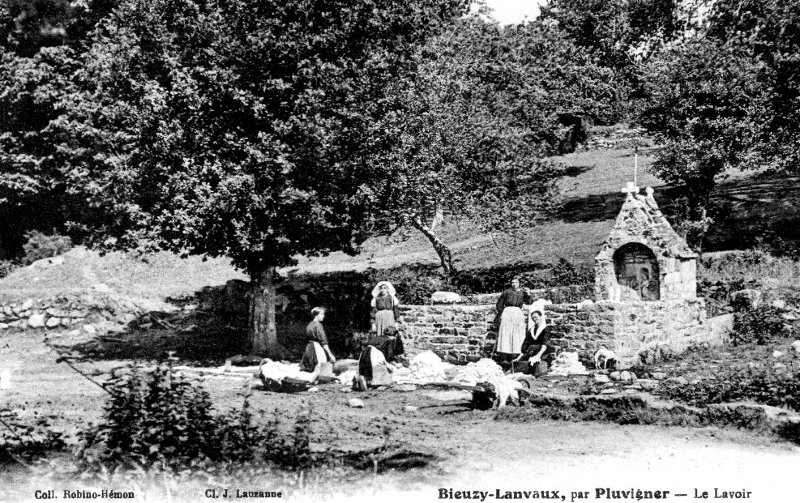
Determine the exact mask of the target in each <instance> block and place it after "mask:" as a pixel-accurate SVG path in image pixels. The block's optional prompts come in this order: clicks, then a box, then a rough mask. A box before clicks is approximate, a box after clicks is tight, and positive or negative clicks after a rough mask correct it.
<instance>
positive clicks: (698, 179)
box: [641, 0, 800, 237]
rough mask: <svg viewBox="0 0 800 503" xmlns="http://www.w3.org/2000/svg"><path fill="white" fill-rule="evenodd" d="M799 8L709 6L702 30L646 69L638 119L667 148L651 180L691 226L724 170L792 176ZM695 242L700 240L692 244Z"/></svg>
mask: <svg viewBox="0 0 800 503" xmlns="http://www.w3.org/2000/svg"><path fill="white" fill-rule="evenodd" d="M798 12H800V2H798V1H796V0H794V1H789V2H782V1H777V0H748V1H743V2H734V3H730V2H715V3H714V4H713V5H712V6H711V8H710V10H709V11H708V13H707V15H706V16H705V20H704V25H703V26H701V27H699V29H698V30H696V31H694V32H691V33H688V34H687V36H685V37H684V38H683V39H682V40H680V41H678V42H676V43H674V44H673V45H672V46H671V47H670V48H669V49H668V50H666V51H664V52H663V53H662V54H661V55H660V56H659V57H658V58H655V59H654V60H652V61H651V62H649V64H648V65H647V67H646V70H645V79H644V80H645V82H647V86H646V88H647V91H648V92H647V102H646V106H645V107H644V109H643V111H642V114H641V119H642V123H643V124H644V125H645V126H646V127H647V128H648V129H649V130H650V131H651V132H652V133H654V134H655V135H656V136H657V137H659V139H660V140H661V142H662V143H663V144H664V148H663V150H662V151H661V153H660V154H659V155H658V159H657V161H656V163H655V168H656V171H657V174H658V175H659V176H661V177H662V178H663V179H665V180H667V181H668V182H670V183H671V184H673V185H674V186H676V188H677V189H678V190H679V191H680V192H681V193H682V195H683V196H684V199H685V201H686V207H685V208H683V210H684V211H683V217H684V218H685V219H686V220H688V221H689V223H690V225H694V224H697V223H698V222H702V221H703V220H705V219H707V212H708V209H709V197H710V194H711V192H712V190H713V189H714V187H715V186H716V184H717V182H718V181H719V180H720V179H721V178H724V177H725V176H726V173H727V172H728V171H729V170H730V169H731V168H741V169H752V168H769V169H771V170H772V171H775V172H788V171H795V170H796V169H797V166H798V161H800V159H798V151H799V150H800V114H799V113H798V107H797V102H798V97H800V63H799V62H800V35H799V34H800V14H798ZM698 237H702V236H698Z"/></svg>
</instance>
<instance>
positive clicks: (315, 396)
mask: <svg viewBox="0 0 800 503" xmlns="http://www.w3.org/2000/svg"><path fill="white" fill-rule="evenodd" d="M41 339H42V336H41V335H33V334H16V335H7V336H3V337H2V338H0V366H3V367H4V368H11V369H13V371H14V386H13V388H12V389H11V390H8V391H0V408H8V409H11V410H14V411H15V412H16V413H17V414H18V415H19V416H20V417H23V418H36V417H45V418H48V419H49V421H50V422H51V423H52V424H53V425H54V426H56V427H62V428H64V429H66V430H68V431H74V430H75V429H77V428H78V427H79V426H82V425H84V424H86V423H87V422H91V421H96V420H97V419H99V418H100V416H101V413H102V405H103V401H104V399H105V392H104V391H103V390H101V389H100V388H98V387H97V386H95V385H93V384H91V383H90V382H89V381H87V380H86V379H85V378H83V377H81V376H79V375H78V374H76V373H75V372H74V371H72V370H71V369H69V368H68V367H67V366H66V365H65V364H63V363H55V358H56V355H55V354H54V353H53V352H52V351H51V350H50V349H49V348H48V347H47V346H46V345H44V344H43V343H42V341H41ZM69 342H70V341H63V340H62V341H61V343H62V344H65V345H68V344H69ZM126 363H127V362H122V361H103V362H94V363H77V364H76V365H78V366H79V367H80V368H82V369H83V370H84V371H86V372H88V373H90V374H93V375H95V376H96V377H97V378H98V379H103V378H106V377H107V372H108V371H109V370H110V369H112V368H115V367H119V366H122V365H125V364H126ZM204 385H205V387H206V389H208V390H209V392H210V393H211V395H212V398H213V399H214V403H215V405H216V407H217V408H218V410H221V411H224V410H227V409H228V408H230V407H236V406H238V405H240V404H241V397H240V396H238V392H240V391H241V390H242V389H243V388H244V387H246V386H247V385H250V386H251V388H252V390H253V392H252V393H253V394H252V399H251V402H252V405H253V407H254V408H255V409H257V410H262V411H264V412H263V415H264V417H269V416H271V415H272V414H273V413H274V412H273V411H277V414H278V415H279V417H280V418H281V420H282V423H283V424H284V425H285V426H286V427H289V426H290V425H291V423H292V422H293V418H294V417H295V416H296V415H297V413H298V412H299V411H301V410H304V409H306V408H309V407H310V408H311V410H312V417H313V421H312V431H313V441H314V442H315V444H317V445H319V446H320V447H333V448H339V449H349V450H357V449H366V448H372V447H377V446H379V445H381V444H382V443H383V442H385V441H386V438H387V435H388V439H389V441H391V442H395V443H400V444H404V445H407V446H409V447H411V448H418V449H423V450H429V451H433V452H436V453H438V454H439V455H440V456H441V459H440V461H439V462H438V463H436V464H435V466H433V467H431V468H429V469H425V470H412V471H410V472H393V473H388V474H383V475H379V476H377V477H367V478H365V479H360V480H358V481H357V483H355V485H353V484H349V483H345V482H343V483H342V484H341V485H339V486H337V487H326V488H325V489H324V494H321V493H320V490H321V488H319V487H312V488H311V489H309V490H308V492H305V493H303V494H302V495H301V497H300V498H299V499H313V500H319V499H320V498H321V497H323V496H324V498H325V499H326V500H338V499H345V498H349V499H352V498H354V499H357V500H368V499H370V500H374V499H375V497H378V496H380V499H381V500H399V499H402V500H403V501H411V502H417V501H419V502H422V501H447V500H445V499H441V500H440V499H439V489H440V488H442V489H445V490H446V489H453V490H469V491H474V490H478V491H488V492H490V493H492V494H496V493H495V491H496V490H500V491H501V494H503V492H504V491H506V490H509V491H513V490H518V489H519V490H522V489H525V490H548V491H553V490H556V491H559V495H564V496H565V500H566V501H569V500H570V499H571V493H572V492H578V491H588V496H590V498H589V499H588V500H589V501H600V500H595V499H594V496H595V495H596V493H595V490H596V488H605V487H609V488H612V489H614V490H629V489H630V488H631V487H633V488H634V489H643V490H668V491H670V494H673V495H674V494H675V493H683V494H688V495H689V496H686V497H680V496H678V497H673V496H670V498H669V500H670V501H689V500H694V498H693V496H694V490H695V489H697V490H698V491H700V492H702V491H709V494H710V495H713V491H714V488H719V489H718V490H719V491H721V490H727V488H730V489H734V490H741V489H746V490H749V491H752V494H751V497H750V498H749V499H748V500H747V501H776V502H780V501H793V500H794V501H796V499H794V493H793V489H792V487H793V481H794V479H795V477H796V474H797V473H798V470H800V448H798V447H797V446H794V445H792V444H789V443H788V442H784V441H781V440H778V439H776V438H774V437H771V436H764V435H756V434H753V433H750V432H745V431H735V430H721V429H716V428H702V429H690V428H664V427H655V426H619V425H615V424H606V423H570V422H552V421H535V422H512V421H507V420H496V419H495V414H494V412H492V411H487V412H481V411H473V410H470V409H469V408H468V407H466V406H465V403H466V400H467V398H468V397H467V395H464V394H461V395H459V394H458V393H453V392H442V391H431V390H423V389H417V390H415V391H411V392H400V391H370V392H366V393H358V394H355V393H352V392H350V391H348V390H347V387H345V386H342V385H327V386H323V387H321V388H320V391H318V392H316V393H304V394H297V395H284V394H276V393H268V392H264V391H263V390H261V389H259V388H260V386H259V385H258V384H257V382H256V381H255V380H241V379H231V378H207V379H205V384H204ZM355 396H357V397H358V398H361V399H363V401H364V403H365V407H364V408H363V409H354V408H351V407H349V406H348V405H347V400H348V399H349V398H352V397H355ZM2 477H3V475H2V474H0V479H2ZM30 484H31V488H33V487H35V481H31V482H30ZM203 490H204V489H203V488H202V487H199V486H198V487H187V488H185V491H184V493H183V495H184V496H185V497H186V500H187V501H202V500H203V497H202V496H203ZM26 491H27V489H26ZM29 492H30V494H31V500H33V499H32V498H33V493H32V490H31V491H29ZM24 494H27V492H24ZM487 498H488V497H487ZM787 498H788V499H787ZM488 499H496V496H492V497H491V498H488ZM710 499H711V498H710ZM603 500H604V501H605V500H606V499H603ZM249 501H255V500H249ZM576 501H579V500H576ZM622 501H625V500H624V499H623V500H622ZM627 501H635V499H629V500H627ZM718 501H719V500H718ZM721 501H731V500H730V499H728V500H721Z"/></svg>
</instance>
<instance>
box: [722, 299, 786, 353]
mask: <svg viewBox="0 0 800 503" xmlns="http://www.w3.org/2000/svg"><path fill="white" fill-rule="evenodd" d="M781 314H782V313H781V310H780V309H777V308H774V307H772V306H762V307H759V308H757V309H747V310H744V311H739V312H737V313H735V314H734V318H733V333H731V336H730V338H731V343H732V344H733V345H734V346H739V345H742V344H748V343H753V342H754V343H756V344H766V343H767V342H769V341H770V340H772V339H773V338H774V337H775V336H776V335H778V334H780V333H781V332H783V327H784V319H783V316H782V315H781Z"/></svg>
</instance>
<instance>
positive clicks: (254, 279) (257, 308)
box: [244, 267, 284, 359]
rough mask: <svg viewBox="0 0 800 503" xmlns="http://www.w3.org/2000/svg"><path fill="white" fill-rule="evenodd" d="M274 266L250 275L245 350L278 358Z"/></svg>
mask: <svg viewBox="0 0 800 503" xmlns="http://www.w3.org/2000/svg"><path fill="white" fill-rule="evenodd" d="M274 274H275V268H274V267H267V268H265V269H263V270H261V271H258V272H255V273H252V274H251V275H250V288H251V290H250V293H251V295H250V323H249V330H248V334H247V347H245V348H244V349H245V351H247V352H249V353H250V354H252V355H259V356H267V357H269V358H275V359H280V358H282V357H283V355H284V349H283V347H282V346H281V345H280V344H279V343H278V331H277V329H276V325H275V284H274V282H273V280H272V279H273V276H274Z"/></svg>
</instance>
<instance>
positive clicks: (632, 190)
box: [621, 182, 639, 194]
mask: <svg viewBox="0 0 800 503" xmlns="http://www.w3.org/2000/svg"><path fill="white" fill-rule="evenodd" d="M621 192H624V193H625V194H638V193H639V187H637V186H636V184H635V183H633V182H628V183H627V185H625V186H624V187H622V191H621Z"/></svg>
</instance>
